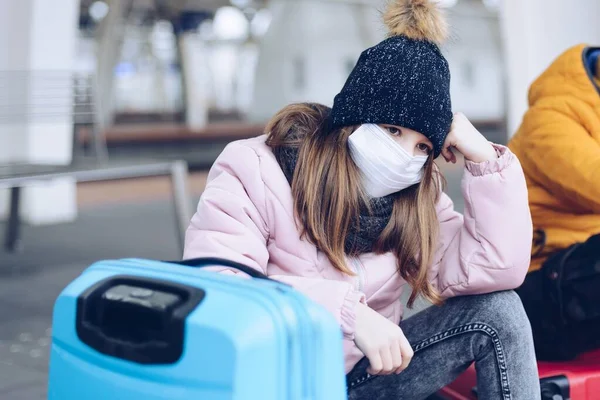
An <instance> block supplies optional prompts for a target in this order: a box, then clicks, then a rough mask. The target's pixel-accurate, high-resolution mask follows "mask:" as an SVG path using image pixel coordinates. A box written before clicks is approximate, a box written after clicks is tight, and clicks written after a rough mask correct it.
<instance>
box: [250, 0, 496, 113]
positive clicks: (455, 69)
mask: <svg viewBox="0 0 600 400" xmlns="http://www.w3.org/2000/svg"><path fill="white" fill-rule="evenodd" d="M383 4H384V3H383V2H380V1H377V2H373V5H372V6H357V5H355V4H354V5H353V4H351V3H345V2H343V1H339V2H338V3H331V2H327V3H325V2H318V1H311V0H307V1H302V2H293V1H287V0H279V1H273V2H272V3H271V11H272V13H273V20H272V21H273V22H272V24H271V27H270V29H269V31H268V32H267V34H266V35H265V37H264V38H263V39H262V42H261V46H260V54H259V61H258V66H257V71H256V82H255V93H254V101H253V106H252V108H251V109H250V117H251V119H253V120H256V121H264V120H266V119H268V118H269V117H270V116H271V115H272V114H273V113H274V112H276V111H277V110H278V109H279V108H281V107H283V106H284V105H286V104H288V103H291V102H295V101H307V100H308V101H317V102H321V103H324V104H327V105H331V104H332V103H333V98H334V96H335V95H336V94H337V93H338V92H339V91H340V89H341V88H342V86H343V84H344V82H345V80H346V78H347V76H348V73H349V69H350V68H351V67H352V66H353V63H354V62H355V61H356V60H357V59H358V56H359V55H360V53H361V52H362V51H363V50H365V49H366V48H367V47H370V46H372V45H374V44H376V43H377V42H379V41H380V40H382V39H383V38H384V37H385V33H386V29H385V27H384V26H383V24H382V22H381V17H380V14H379V10H380V9H382V8H383ZM447 14H448V20H449V23H450V25H451V27H452V36H451V38H450V40H449V41H448V42H447V43H446V44H445V45H444V46H443V48H442V50H443V51H444V53H445V55H446V57H447V58H448V61H449V63H450V69H451V73H452V84H451V94H452V101H453V106H454V109H455V110H460V111H462V112H464V113H465V114H466V115H467V116H469V117H470V118H471V119H475V120H502V118H503V116H504V113H505V110H504V83H503V79H502V67H503V66H502V62H501V49H500V37H499V24H498V18H497V15H496V14H495V13H494V12H491V11H489V10H487V9H486V8H485V7H484V6H483V4H481V3H473V2H468V3H467V2H464V1H462V2H461V1H459V2H458V4H457V5H456V6H455V7H453V8H452V9H450V10H448V12H447ZM300 63H304V64H303V65H302V64H300ZM299 70H303V75H304V79H305V82H304V84H303V85H297V83H299V82H298V75H299V72H298V71H299Z"/></svg>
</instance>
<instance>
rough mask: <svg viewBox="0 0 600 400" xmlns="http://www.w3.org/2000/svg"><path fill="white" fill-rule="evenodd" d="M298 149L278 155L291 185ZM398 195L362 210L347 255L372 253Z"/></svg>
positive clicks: (377, 200)
mask: <svg viewBox="0 0 600 400" xmlns="http://www.w3.org/2000/svg"><path fill="white" fill-rule="evenodd" d="M298 152H299V149H298V148H293V147H285V148H282V149H281V150H280V151H279V152H278V154H277V161H278V163H279V166H280V167H281V169H282V170H283V173H284V175H285V177H286V178H287V180H288V182H289V183H290V185H291V184H292V177H293V176H294V170H295V169H296V163H297V161H298ZM395 196H396V194H391V195H389V196H386V197H379V198H373V199H371V204H370V208H371V210H370V212H369V209H368V208H367V206H366V205H362V206H361V208H360V216H359V218H358V221H356V220H354V221H352V222H351V223H350V228H349V231H348V237H346V242H345V245H344V250H345V252H346V254H349V255H358V254H363V253H370V252H371V251H373V247H374V245H375V243H376V242H377V239H379V236H380V235H381V232H383V230H384V229H385V227H386V225H387V223H388V222H389V220H390V218H391V216H392V209H393V206H394V198H395ZM359 227H360V229H359Z"/></svg>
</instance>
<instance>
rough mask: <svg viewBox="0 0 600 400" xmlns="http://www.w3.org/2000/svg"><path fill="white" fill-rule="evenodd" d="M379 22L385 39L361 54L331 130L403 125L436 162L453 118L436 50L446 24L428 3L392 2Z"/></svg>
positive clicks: (338, 99) (443, 65) (333, 114)
mask: <svg viewBox="0 0 600 400" xmlns="http://www.w3.org/2000/svg"><path fill="white" fill-rule="evenodd" d="M384 22H385V23H386V25H387V26H388V28H389V30H390V37H389V38H387V39H386V40H384V41H382V42H381V43H379V44H378V45H376V46H374V47H371V48H369V49H367V50H365V51H364V52H363V53H362V54H361V56H360V58H359V60H358V62H357V64H356V66H355V67H354V69H353V71H352V72H351V74H350V76H349V77H348V80H347V81H346V84H345V85H344V87H343V89H342V91H341V92H340V93H339V94H338V95H337V96H336V97H335V100H334V104H333V108H332V111H331V116H330V123H331V126H332V128H340V127H344V126H351V125H360V124H366V123H372V124H389V125H398V126H403V127H406V128H409V129H412V130H415V131H417V132H420V133H422V134H423V135H425V136H426V137H427V138H428V139H429V140H430V141H431V143H432V144H433V147H434V156H435V157H437V156H439V155H440V153H441V151H442V146H443V144H444V141H445V139H446V136H447V135H448V132H449V131H450V126H451V125H452V118H453V115H452V105H451V101H450V70H449V68H448V62H447V61H446V59H445V58H444V56H443V55H442V53H441V51H440V49H439V47H438V43H440V42H442V41H443V40H444V39H445V35H446V30H447V28H446V22H445V21H444V19H443V18H442V17H441V15H440V12H439V10H438V9H437V8H436V6H435V4H434V3H433V2H432V1H428V0H393V2H392V3H391V4H390V6H389V7H388V9H387V11H386V13H385V14H384Z"/></svg>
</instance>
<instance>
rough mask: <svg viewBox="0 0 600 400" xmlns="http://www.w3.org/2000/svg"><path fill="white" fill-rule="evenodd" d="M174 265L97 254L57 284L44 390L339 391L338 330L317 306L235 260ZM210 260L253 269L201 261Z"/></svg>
mask: <svg viewBox="0 0 600 400" xmlns="http://www.w3.org/2000/svg"><path fill="white" fill-rule="evenodd" d="M178 264H183V265H177V264H176V263H167V262H159V261H148V260H141V259H125V260H119V261H103V262H99V263H96V264H94V265H92V266H91V267H89V268H88V269H87V270H86V271H84V272H83V273H82V274H81V276H79V277H78V278H77V279H75V281H73V282H72V283H71V284H70V285H69V286H67V287H66V288H65V289H64V290H63V292H62V293H61V294H60V296H59V297H58V299H57V300H56V303H55V305H54V315H53V327H52V349H51V354H50V374H49V384H48V399H49V400H75V399H77V400H80V399H86V400H108V399H110V400H117V399H123V400H125V399H126V400H136V399H140V400H142V399H143V400H158V399H161V400H166V399H168V400H184V399H185V400H200V399H211V400H225V399H227V400H259V399H260V400H296V399H298V400H300V399H302V400H313V399H314V400H343V399H346V385H345V375H344V362H343V350H342V334H341V331H340V328H339V325H338V324H337V322H336V321H335V319H334V318H333V316H332V315H330V314H329V313H328V312H327V311H326V310H325V309H324V308H322V307H321V306H319V305H317V304H315V303H313V302H311V301H310V300H308V299H307V298H306V297H304V296H303V295H302V294H300V293H299V292H297V291H296V290H294V289H293V288H291V287H289V286H287V285H285V284H282V283H277V282H275V281H273V280H270V279H268V278H267V277H265V276H264V275H262V274H260V273H258V272H256V271H255V270H253V269H251V268H248V267H245V266H243V265H240V264H236V263H232V262H229V261H225V260H220V259H198V260H191V261H185V262H182V263H178ZM215 265H226V266H229V267H232V268H237V269H240V270H242V271H244V272H246V273H248V274H251V275H252V276H253V277H254V278H255V279H240V278H238V277H233V276H226V275H223V274H218V273H214V272H208V271H204V270H202V269H201V268H198V267H203V266H215ZM194 267H196V268H194ZM257 278H258V279H257Z"/></svg>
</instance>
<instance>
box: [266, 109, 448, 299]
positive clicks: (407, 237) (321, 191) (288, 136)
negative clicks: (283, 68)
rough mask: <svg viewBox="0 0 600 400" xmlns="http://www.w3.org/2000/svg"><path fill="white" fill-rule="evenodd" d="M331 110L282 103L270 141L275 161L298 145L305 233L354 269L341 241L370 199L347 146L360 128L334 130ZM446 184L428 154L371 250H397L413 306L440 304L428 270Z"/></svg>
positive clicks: (296, 179)
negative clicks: (424, 301) (330, 122)
mask: <svg viewBox="0 0 600 400" xmlns="http://www.w3.org/2000/svg"><path fill="white" fill-rule="evenodd" d="M329 112H330V109H329V108H328V107H326V106H323V105H320V104H313V103H300V104H292V105H289V106H287V107H285V108H283V109H282V110H281V111H279V112H278V113H277V114H276V115H275V116H274V117H273V118H272V119H271V121H269V123H268V124H267V127H266V132H267V134H268V138H267V145H268V146H270V147H271V148H272V150H273V153H274V154H275V157H276V158H277V159H278V160H280V159H281V157H282V150H283V149H284V148H286V147H292V148H296V149H298V150H299V154H298V161H297V164H296V168H295V170H294V175H293V179H292V195H293V198H294V202H295V203H294V207H295V214H296V218H297V220H298V223H299V225H300V233H301V236H302V237H304V238H308V240H310V241H311V242H312V243H313V244H315V245H316V246H317V248H319V250H321V251H322V252H324V253H325V255H327V257H328V258H329V261H330V262H331V263H332V264H333V266H334V267H335V268H337V269H338V270H340V271H342V272H344V273H347V274H349V275H353V274H354V273H353V272H352V270H351V269H349V268H348V267H347V265H346V260H345V250H344V243H345V240H346V237H347V235H348V231H349V228H350V224H351V222H352V221H353V220H357V218H358V216H359V214H360V208H361V205H362V204H366V205H368V200H367V197H366V196H365V194H364V192H363V191H362V189H361V180H360V172H359V170H358V167H357V166H356V164H354V162H353V160H352V158H351V157H350V152H349V148H348V137H349V136H350V134H351V133H352V132H353V131H354V129H355V127H345V128H342V129H335V130H330V129H329V128H328V126H327V118H328V115H329ZM280 164H281V161H280ZM442 182H443V181H442V178H441V176H440V174H439V172H438V170H437V168H436V167H435V165H434V163H433V157H430V158H429V160H428V161H427V163H426V164H425V171H424V176H423V179H422V181H421V183H419V184H417V185H413V186H411V187H410V188H407V189H405V190H402V191H401V192H399V193H398V194H397V195H396V198H395V200H394V206H393V212H392V218H390V221H389V223H388V224H387V226H386V227H385V229H384V230H383V232H382V234H381V236H380V238H379V240H378V241H377V243H376V244H375V247H374V249H373V250H374V252H376V253H378V254H382V253H385V252H388V251H391V252H393V253H394V254H395V256H396V258H397V260H398V272H399V274H400V276H402V278H404V279H405V280H406V281H407V282H408V283H409V284H410V286H411V287H412V289H413V291H412V294H411V296H410V298H409V301H408V305H409V307H410V306H412V304H413V303H414V301H415V300H416V298H417V297H418V296H419V295H420V296H422V297H424V298H426V299H427V300H429V301H431V302H433V303H434V304H439V303H440V296H439V294H438V293H437V292H436V290H435V289H434V288H433V287H432V285H431V284H430V283H429V280H428V274H427V272H428V268H429V265H431V262H432V258H433V252H434V250H435V246H436V240H437V236H438V229H439V222H438V219H437V214H436V212H435V205H436V203H437V201H438V198H439V194H440V191H441V187H440V185H441V184H442Z"/></svg>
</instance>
